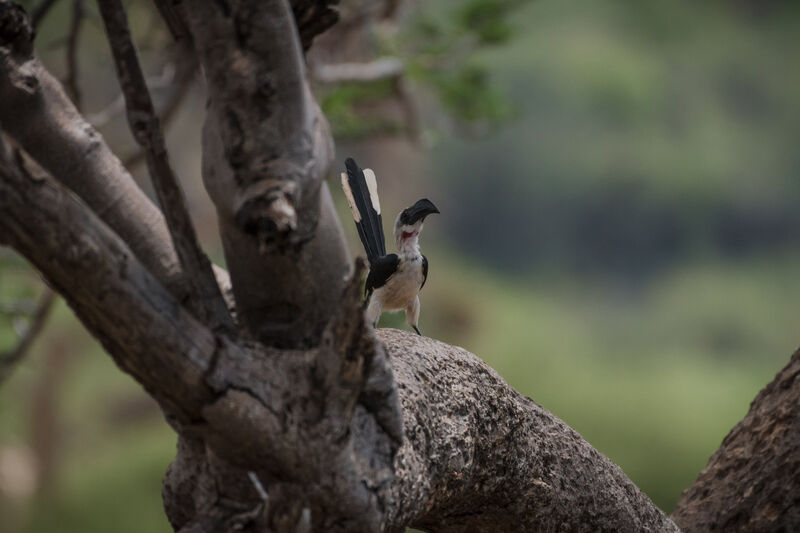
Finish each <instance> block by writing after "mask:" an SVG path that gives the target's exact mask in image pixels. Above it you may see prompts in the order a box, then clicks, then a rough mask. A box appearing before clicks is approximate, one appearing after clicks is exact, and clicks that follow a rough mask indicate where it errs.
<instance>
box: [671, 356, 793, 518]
mask: <svg viewBox="0 0 800 533" xmlns="http://www.w3.org/2000/svg"><path fill="white" fill-rule="evenodd" d="M672 518H673V519H674V520H675V522H676V523H677V524H678V525H680V526H681V528H682V529H683V530H684V531H686V532H690V533H691V532H700V531H742V532H760V531H784V532H791V531H798V530H800V350H798V351H796V352H795V353H794V355H793V356H792V358H791V360H790V361H789V364H788V365H786V367H785V368H784V369H783V370H781V371H780V372H779V373H778V375H777V376H776V377H775V379H774V380H773V381H772V382H771V383H770V384H769V385H767V386H766V387H764V389H763V390H762V391H761V392H759V393H758V396H756V398H755V400H753V402H752V403H751V404H750V411H749V412H748V413H747V415H746V416H745V417H744V419H743V420H742V421H741V422H739V423H738V424H737V425H736V426H735V427H734V428H733V429H732V430H731V432H730V433H728V436H727V437H725V439H724V440H723V441H722V446H720V448H719V449H718V450H717V451H716V452H714V455H712V456H711V459H709V461H708V465H707V466H706V467H705V468H704V469H703V471H702V472H700V475H699V476H698V478H697V480H696V481H695V482H694V484H693V485H692V486H691V487H690V488H689V489H687V490H686V491H684V493H683V495H682V496H681V499H680V500H679V501H678V506H677V507H676V509H675V512H673V513H672Z"/></svg>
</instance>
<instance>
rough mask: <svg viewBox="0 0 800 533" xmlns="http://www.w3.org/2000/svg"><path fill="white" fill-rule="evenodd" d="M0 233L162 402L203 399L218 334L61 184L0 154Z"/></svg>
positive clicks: (174, 407)
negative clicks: (27, 171)
mask: <svg viewBox="0 0 800 533" xmlns="http://www.w3.org/2000/svg"><path fill="white" fill-rule="evenodd" d="M0 238H1V239H2V240H3V244H10V245H11V246H12V247H13V248H14V249H16V250H17V251H18V252H20V253H21V254H22V255H23V256H24V257H25V258H26V259H28V260H29V261H30V262H31V263H32V264H33V265H34V266H35V267H36V268H37V269H39V271H40V272H42V274H43V275H44V276H45V277H46V278H47V280H48V282H49V284H50V285H51V286H52V287H53V288H55V289H56V290H57V291H58V292H59V293H60V294H61V295H63V296H64V298H65V300H66V301H67V303H68V304H69V305H70V306H71V307H72V309H73V310H74V311H75V313H76V314H77V315H78V317H79V318H80V319H81V321H82V322H83V324H84V325H85V326H86V327H87V328H88V329H89V331H90V332H91V333H92V334H93V335H94V336H95V337H97V338H98V339H99V340H100V342H101V343H102V344H103V346H104V347H105V348H106V350H108V352H109V353H110V354H111V355H112V356H113V357H114V360H115V361H116V363H117V364H118V365H119V366H120V367H121V368H122V369H123V370H125V371H126V372H128V373H130V374H132V375H133V376H134V377H136V379H137V380H138V381H140V382H141V383H142V384H143V385H144V386H145V388H146V389H147V390H148V391H149V392H150V394H151V395H152V396H153V397H154V398H156V399H157V400H159V402H160V403H161V404H162V406H165V407H166V408H167V409H168V410H169V411H170V412H172V413H174V414H175V415H176V416H178V417H179V418H181V419H183V420H187V421H188V420H193V419H195V418H196V417H197V415H198V413H199V411H200V409H201V406H202V405H203V404H205V403H207V402H210V401H211V398H212V394H211V391H210V389H209V388H208V386H207V385H206V384H205V379H204V374H205V372H206V370H207V369H208V368H209V367H210V365H211V362H212V361H213V359H214V357H215V354H216V352H217V350H218V346H217V339H215V337H214V335H212V334H211V333H210V332H209V331H208V330H207V329H206V328H205V327H204V326H202V325H201V324H200V323H199V322H197V320H195V319H194V318H193V317H192V316H191V315H189V314H188V313H187V312H185V311H184V310H183V309H182V308H181V307H180V305H179V304H178V302H177V301H176V300H175V299H174V298H173V297H172V296H171V295H170V294H169V292H167V291H166V289H164V287H163V286H162V285H161V284H160V283H159V282H158V281H157V280H156V279H155V278H154V277H153V276H152V274H151V273H150V272H149V271H148V270H147V269H146V268H145V267H144V266H143V265H142V264H141V263H140V262H139V261H138V260H137V259H136V257H135V256H134V255H133V254H132V253H131V250H130V249H129V248H128V246H126V245H125V243H124V242H122V241H121V240H120V238H119V237H118V236H117V235H116V234H114V233H113V232H112V231H111V230H110V229H109V228H108V227H107V226H106V225H105V224H104V223H103V222H102V221H100V220H99V219H98V218H97V216H96V215H95V214H94V213H92V212H91V211H90V210H89V209H87V207H86V206H85V205H84V204H82V203H81V202H80V200H78V199H77V198H76V197H75V196H74V195H73V194H71V193H70V192H69V191H67V190H66V189H64V188H63V186H61V185H59V184H58V183H56V182H54V181H53V180H51V179H50V178H48V177H44V178H43V177H32V176H28V175H26V174H24V173H23V172H21V171H19V170H18V169H17V168H15V167H14V166H12V165H11V164H10V163H8V162H5V161H2V160H0ZM53 258H58V259H57V260H53Z"/></svg>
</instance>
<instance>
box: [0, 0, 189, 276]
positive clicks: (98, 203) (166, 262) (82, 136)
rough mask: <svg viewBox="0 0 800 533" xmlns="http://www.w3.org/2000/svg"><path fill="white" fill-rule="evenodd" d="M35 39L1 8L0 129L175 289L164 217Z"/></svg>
mask: <svg viewBox="0 0 800 533" xmlns="http://www.w3.org/2000/svg"><path fill="white" fill-rule="evenodd" d="M33 35H34V33H33V29H32V27H31V26H30V23H29V21H28V20H27V17H26V16H25V13H24V11H23V10H22V8H20V7H19V6H17V5H16V4H13V3H12V2H7V1H0V124H1V125H2V128H3V129H4V131H5V132H7V133H8V134H9V135H11V136H12V137H13V138H14V139H15V140H16V141H17V142H18V143H19V144H20V145H21V146H22V147H23V148H24V149H25V150H26V152H28V153H29V154H31V155H32V156H33V157H34V158H35V159H36V160H37V162H38V163H39V164H41V165H42V166H43V167H44V168H45V169H46V170H47V171H49V172H50V173H51V174H52V175H53V176H55V177H56V178H57V179H58V180H59V181H61V182H62V183H64V184H65V185H66V186H67V187H69V188H70V189H71V190H73V191H74V192H75V193H76V194H77V195H78V196H80V197H81V199H83V200H84V201H85V202H86V203H87V204H88V205H89V207H91V208H92V210H93V211H94V212H95V213H97V214H98V216H100V218H102V219H103V221H105V222H106V223H107V224H108V225H109V226H110V227H111V228H112V229H113V230H114V231H116V232H117V234H118V235H119V236H120V237H122V239H124V240H125V241H126V243H128V245H129V246H130V247H131V249H132V251H133V252H134V253H135V254H136V256H137V257H138V258H139V259H140V260H141V261H142V262H143V263H144V264H145V266H147V267H148V268H149V269H150V270H151V271H152V272H153V274H154V275H155V276H156V277H157V278H158V279H160V280H162V281H164V282H165V283H168V284H170V285H175V283H176V280H177V278H178V275H179V273H180V267H179V264H178V260H177V256H176V254H175V250H174V249H173V248H172V245H171V243H170V240H169V233H168V231H167V226H166V223H165V222H164V217H163V215H162V214H161V212H160V211H159V210H158V208H157V207H156V206H155V205H153V203H152V202H151V201H150V200H149V199H148V198H147V196H146V195H145V194H144V193H143V192H142V190H141V189H139V187H138V186H137V185H136V182H135V181H134V180H133V178H132V177H131V175H130V174H129V173H128V172H127V171H126V170H125V168H124V167H123V166H122V164H121V163H120V161H119V159H117V157H116V156H115V155H114V154H113V153H112V152H111V150H109V148H108V146H107V145H106V144H105V142H104V141H103V138H102V137H101V135H100V134H99V133H98V132H97V130H95V129H94V128H93V127H92V126H91V124H89V123H88V122H86V120H84V119H83V117H82V116H81V115H80V114H79V113H78V111H77V110H76V109H75V106H74V105H73V103H72V102H71V101H70V99H69V98H68V97H67V95H66V94H65V93H64V90H63V88H62V87H61V84H60V83H59V82H58V81H57V80H56V79H55V78H54V77H53V76H52V75H50V73H48V72H47V71H46V70H45V69H44V67H43V66H42V64H41V63H40V62H39V61H38V60H37V59H36V58H35V57H33Z"/></svg>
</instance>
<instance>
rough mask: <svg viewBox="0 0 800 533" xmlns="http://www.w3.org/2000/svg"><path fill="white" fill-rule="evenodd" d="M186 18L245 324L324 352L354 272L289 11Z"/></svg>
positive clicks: (266, 7)
mask: <svg viewBox="0 0 800 533" xmlns="http://www.w3.org/2000/svg"><path fill="white" fill-rule="evenodd" d="M184 8H185V15H183V17H184V20H185V26H186V27H187V28H188V29H189V32H190V33H191V35H192V38H193V40H194V42H195V46H196V48H197V52H198V56H199V57H200V61H201V63H202V65H203V67H204V69H205V73H206V78H207V80H208V89H209V106H208V115H207V117H206V122H205V125H204V139H203V143H204V150H203V180H204V183H205V185H206V189H207V190H208V191H209V194H210V196H211V198H212V200H213V201H214V204H215V205H216V207H217V212H218V215H219V219H220V229H221V234H222V240H223V244H224V247H225V257H226V261H227V264H228V268H229V271H230V273H231V278H232V280H233V287H234V294H235V296H236V301H237V311H238V314H239V319H240V323H241V324H242V326H243V327H244V328H246V329H247V330H248V331H249V332H250V334H251V335H252V336H254V337H255V338H258V339H259V340H261V341H263V342H266V343H270V344H273V345H276V346H283V347H309V346H314V345H315V344H317V343H318V342H319V339H320V335H321V333H322V330H323V329H324V327H325V324H326V323H327V320H328V319H329V317H330V315H331V313H332V312H333V310H334V309H335V307H336V305H337V301H336V299H337V297H338V296H337V295H338V294H339V293H340V291H341V289H342V283H343V280H344V279H345V277H346V276H347V274H348V272H349V269H350V265H349V260H348V256H347V252H346V247H345V246H344V234H343V231H342V229H341V225H340V224H339V221H338V219H337V217H336V214H335V211H334V209H333V205H332V202H331V201H330V195H329V192H328V191H327V185H325V184H324V183H323V178H324V176H325V175H326V173H327V171H328V167H329V165H330V162H331V158H332V155H333V151H332V145H331V139H330V134H329V133H328V127H327V122H326V121H325V118H324V117H323V116H322V114H321V112H320V110H319V108H318V106H317V105H316V103H315V102H314V100H313V97H312V96H311V93H310V90H309V88H308V83H307V80H306V76H305V67H304V62H303V60H302V55H301V52H302V51H301V47H300V42H299V40H298V35H297V33H296V30H295V28H294V27H293V24H292V20H293V18H292V12H291V9H290V6H289V4H288V3H287V2H286V1H285V0H282V1H277V0H273V1H270V2H224V1H223V2H214V1H211V0H203V1H197V2H192V3H191V4H186V5H185V6H184ZM321 265H325V267H324V268H320V267H321ZM278 279H280V280H281V281H280V283H276V280H278Z"/></svg>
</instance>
